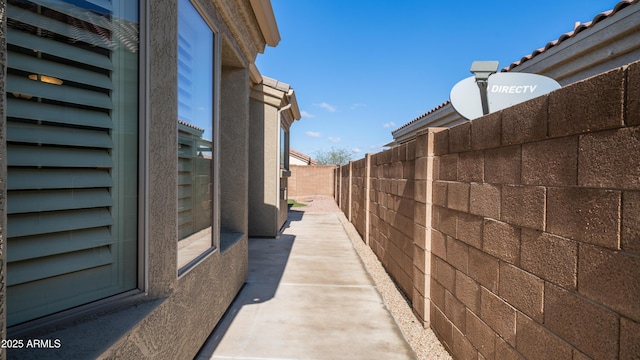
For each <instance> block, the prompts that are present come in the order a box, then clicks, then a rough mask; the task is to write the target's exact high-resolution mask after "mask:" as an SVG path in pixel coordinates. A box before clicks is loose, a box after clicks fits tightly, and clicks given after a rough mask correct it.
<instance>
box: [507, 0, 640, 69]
mask: <svg viewBox="0 0 640 360" xmlns="http://www.w3.org/2000/svg"><path fill="white" fill-rule="evenodd" d="M638 1H640V0H623V1H620V2H619V3H617V4H616V6H614V7H613V9H611V10H608V11H604V12H601V13H599V14H598V15H596V16H595V17H594V18H593V20H591V21H589V22H586V23H584V24H581V23H580V22H576V23H575V25H574V26H573V31H570V32H568V33H564V34H562V35H560V37H559V38H558V39H556V40H553V41H550V42H548V43H547V44H546V45H545V46H544V47H541V48H539V49H537V50H534V51H533V52H532V53H531V54H528V55H525V56H523V57H522V58H521V59H520V60H519V61H516V62H513V63H511V64H510V65H509V66H507V67H505V68H503V69H502V71H503V72H504V71H509V70H512V69H513V68H515V67H516V66H518V65H522V63H524V62H526V61H528V60H531V59H533V58H534V57H536V56H538V55H540V54H542V53H544V52H545V51H547V50H549V49H551V48H552V47H554V46H556V45H558V44H560V43H562V42H563V41H565V40H567V39H570V38H572V37H574V36H576V35H577V34H579V33H580V32H582V31H584V30H586V29H589V28H592V27H593V26H594V25H595V24H597V23H599V22H600V21H602V20H604V19H606V18H608V17H610V16H611V15H613V14H615V13H617V12H618V11H620V10H622V9H624V8H626V7H627V6H629V5H631V4H635V3H637V2H638Z"/></svg>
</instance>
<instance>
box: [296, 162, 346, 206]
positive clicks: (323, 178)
mask: <svg viewBox="0 0 640 360" xmlns="http://www.w3.org/2000/svg"><path fill="white" fill-rule="evenodd" d="M335 168H336V167H335V166H334V165H290V166H289V170H290V171H291V176H290V177H289V179H288V192H289V194H288V195H289V198H296V197H300V196H305V195H327V196H334V191H335V190H334V181H335V180H334V169H335Z"/></svg>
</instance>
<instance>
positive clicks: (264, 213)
mask: <svg viewBox="0 0 640 360" xmlns="http://www.w3.org/2000/svg"><path fill="white" fill-rule="evenodd" d="M264 96H266V95H264V94H261V93H258V92H256V91H254V92H253V95H252V98H251V126H250V132H249V133H250V138H251V140H250V142H249V147H250V157H249V178H250V181H249V235H250V236H276V235H277V234H278V230H279V229H280V227H279V226H278V212H279V208H280V202H279V182H280V178H279V176H280V174H279V172H280V168H279V160H278V154H279V151H280V143H279V141H278V139H279V136H280V124H278V109H277V108H276V107H274V106H272V105H269V104H265V103H264Z"/></svg>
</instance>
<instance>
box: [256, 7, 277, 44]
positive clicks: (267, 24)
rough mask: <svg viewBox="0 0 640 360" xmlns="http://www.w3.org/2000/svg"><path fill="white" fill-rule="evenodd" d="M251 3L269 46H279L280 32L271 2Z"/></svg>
mask: <svg viewBox="0 0 640 360" xmlns="http://www.w3.org/2000/svg"><path fill="white" fill-rule="evenodd" d="M250 2H251V7H252V8H253V13H254V14H255V16H256V20H258V26H260V31H262V36H263V37H264V40H265V41H266V43H267V45H269V46H276V45H278V43H279V42H280V31H278V24H277V23H276V17H275V15H274V14H273V8H272V7H271V0H250Z"/></svg>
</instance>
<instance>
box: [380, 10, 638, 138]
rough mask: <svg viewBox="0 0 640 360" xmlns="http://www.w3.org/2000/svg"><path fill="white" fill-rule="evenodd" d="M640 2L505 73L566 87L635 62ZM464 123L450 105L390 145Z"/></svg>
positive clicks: (405, 128) (601, 17)
mask: <svg viewBox="0 0 640 360" xmlns="http://www.w3.org/2000/svg"><path fill="white" fill-rule="evenodd" d="M639 2H640V0H623V1H620V2H619V3H617V4H616V5H615V6H614V8H613V9H611V10H609V11H605V12H602V13H600V14H598V15H596V16H595V17H594V18H593V20H591V21H590V22H587V23H584V24H581V23H576V24H575V25H574V29H573V31H570V32H568V33H564V34H562V35H561V36H560V37H559V38H558V39H556V40H553V41H550V42H548V43H547V44H546V45H545V46H544V47H541V48H539V49H537V50H535V51H533V52H532V53H531V54H528V55H525V56H523V57H522V58H521V59H520V60H518V61H516V62H513V63H511V64H510V65H509V66H507V67H505V68H503V69H502V70H501V71H502V72H508V71H513V72H527V73H535V74H540V75H545V76H549V77H551V78H553V79H555V80H556V81H558V82H559V83H560V84H561V85H563V86H565V85H568V84H571V83H573V82H576V81H579V80H582V79H585V78H587V77H590V76H593V75H596V74H599V73H602V72H604V71H607V70H610V69H613V68H616V67H619V66H623V65H626V64H628V63H631V62H633V61H634V60H637V59H638V58H640V4H639ZM628 8H629V9H628ZM625 9H626V10H625ZM614 15H615V16H614ZM465 121H466V119H464V118H462V117H461V116H460V115H459V114H458V113H456V112H455V110H454V109H453V107H452V106H451V102H450V101H449V100H447V101H445V102H443V103H442V104H440V105H438V106H436V107H435V108H433V109H431V110H429V111H427V112H426V113H424V114H422V115H420V116H418V117H417V118H415V119H413V120H411V121H409V122H408V123H406V124H404V125H402V126H400V127H399V128H397V129H395V130H393V131H392V132H391V134H392V135H393V138H394V141H393V142H391V143H390V144H387V145H395V144H399V143H403V142H406V141H409V140H411V139H412V138H413V137H415V133H416V132H417V131H418V130H421V129H424V128H427V127H451V126H454V125H457V124H460V123H462V122H465Z"/></svg>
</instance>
